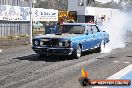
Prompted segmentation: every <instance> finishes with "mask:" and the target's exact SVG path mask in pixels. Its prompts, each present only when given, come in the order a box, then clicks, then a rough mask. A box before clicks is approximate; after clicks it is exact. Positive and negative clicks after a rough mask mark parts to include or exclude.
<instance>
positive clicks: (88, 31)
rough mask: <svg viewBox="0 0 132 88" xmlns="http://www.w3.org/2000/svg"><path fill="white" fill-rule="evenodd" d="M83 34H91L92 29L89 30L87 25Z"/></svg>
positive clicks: (89, 27)
mask: <svg viewBox="0 0 132 88" xmlns="http://www.w3.org/2000/svg"><path fill="white" fill-rule="evenodd" d="M85 34H92V28H91V26H90V25H88V26H87V27H86V31H85Z"/></svg>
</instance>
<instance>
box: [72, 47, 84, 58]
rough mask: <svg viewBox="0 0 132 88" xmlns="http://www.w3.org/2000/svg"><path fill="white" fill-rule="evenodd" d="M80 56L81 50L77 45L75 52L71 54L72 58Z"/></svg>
mask: <svg viewBox="0 0 132 88" xmlns="http://www.w3.org/2000/svg"><path fill="white" fill-rule="evenodd" d="M81 55H82V49H81V47H80V46H79V45H78V46H77V48H76V50H75V51H74V53H73V56H74V58H79V57H81Z"/></svg>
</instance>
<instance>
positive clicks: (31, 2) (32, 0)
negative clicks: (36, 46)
mask: <svg viewBox="0 0 132 88" xmlns="http://www.w3.org/2000/svg"><path fill="white" fill-rule="evenodd" d="M29 2H30V43H31V44H32V39H33V29H32V27H33V22H32V8H34V4H35V3H36V0H30V1H29Z"/></svg>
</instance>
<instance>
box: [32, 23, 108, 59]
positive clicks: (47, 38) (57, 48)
mask: <svg viewBox="0 0 132 88" xmlns="http://www.w3.org/2000/svg"><path fill="white" fill-rule="evenodd" d="M108 42H109V34H108V33H106V32H105V31H100V30H99V28H98V27H97V26H96V24H91V23H64V24H61V25H60V26H59V27H58V29H57V32H56V33H54V34H46V35H41V36H35V37H34V38H33V46H32V49H33V51H35V53H37V54H39V55H40V56H46V55H72V56H74V57H75V58H79V57H81V55H82V52H83V51H87V50H95V51H96V52H100V51H101V47H102V45H103V46H105V44H106V43H108Z"/></svg>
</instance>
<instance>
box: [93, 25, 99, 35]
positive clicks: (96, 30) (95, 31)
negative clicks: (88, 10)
mask: <svg viewBox="0 0 132 88" xmlns="http://www.w3.org/2000/svg"><path fill="white" fill-rule="evenodd" d="M92 31H93V34H95V33H97V32H99V30H98V28H97V27H96V26H95V25H94V26H92Z"/></svg>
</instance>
